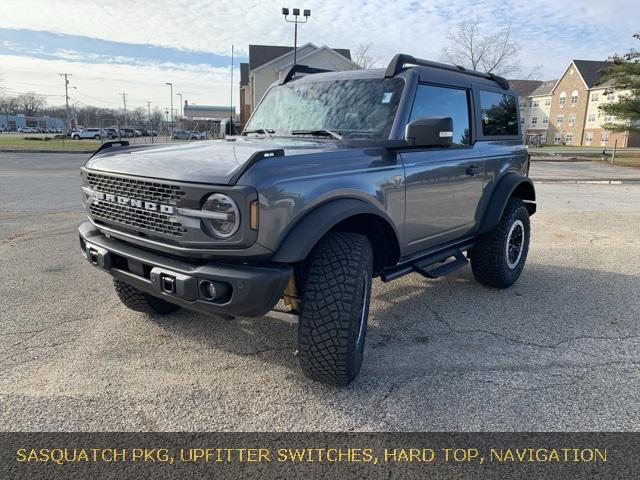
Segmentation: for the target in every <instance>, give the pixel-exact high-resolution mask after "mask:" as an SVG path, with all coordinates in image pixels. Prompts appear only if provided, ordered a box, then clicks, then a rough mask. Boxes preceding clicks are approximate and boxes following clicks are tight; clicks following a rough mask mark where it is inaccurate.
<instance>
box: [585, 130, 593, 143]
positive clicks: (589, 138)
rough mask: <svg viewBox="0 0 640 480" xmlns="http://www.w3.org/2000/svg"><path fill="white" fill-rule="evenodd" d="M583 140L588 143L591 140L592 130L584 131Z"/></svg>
mask: <svg viewBox="0 0 640 480" xmlns="http://www.w3.org/2000/svg"><path fill="white" fill-rule="evenodd" d="M584 141H585V142H588V143H591V142H593V132H584Z"/></svg>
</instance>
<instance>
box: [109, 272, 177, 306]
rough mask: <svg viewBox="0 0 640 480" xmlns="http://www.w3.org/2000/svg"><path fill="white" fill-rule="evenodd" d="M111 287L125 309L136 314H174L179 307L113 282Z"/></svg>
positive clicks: (134, 288)
mask: <svg viewBox="0 0 640 480" xmlns="http://www.w3.org/2000/svg"><path fill="white" fill-rule="evenodd" d="M113 286H114V287H115V289H116V294H117V295H118V298H119V299H120V301H121V302H122V303H123V304H124V306H125V307H127V308H130V309H131V310H135V311H136V312H142V313H146V314H148V315H158V314H159V315H167V314H169V313H172V312H175V311H176V310H178V309H179V308H180V306H178V305H175V304H173V303H169V302H167V301H165V300H162V299H161V298H157V297H154V296H153V295H149V294H148V293H145V292H143V291H142V290H138V289H137V288H136V287H132V286H131V285H129V284H127V283H124V282H121V281H120V280H115V279H114V280H113Z"/></svg>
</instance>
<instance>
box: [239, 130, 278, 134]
mask: <svg viewBox="0 0 640 480" xmlns="http://www.w3.org/2000/svg"><path fill="white" fill-rule="evenodd" d="M248 133H258V134H261V135H264V134H265V133H269V134H271V133H276V131H275V130H273V129H272V128H256V129H255V130H245V131H244V132H242V135H247V134H248Z"/></svg>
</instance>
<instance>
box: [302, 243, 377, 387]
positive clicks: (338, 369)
mask: <svg viewBox="0 0 640 480" xmlns="http://www.w3.org/2000/svg"><path fill="white" fill-rule="evenodd" d="M372 277H373V250H372V248H371V244H370V243H369V240H368V239H367V237H365V236H364V235H360V234H355V233H345V232H332V233H329V234H328V235H326V236H325V237H324V238H322V239H321V240H320V242H318V245H317V246H316V247H315V248H314V250H313V251H312V252H311V255H310V257H309V259H308V260H307V262H306V264H305V266H304V270H303V280H302V284H303V285H302V295H301V298H302V306H301V311H300V315H299V323H298V358H299V360H300V366H301V367H302V370H303V371H304V374H305V375H306V376H307V377H309V378H311V379H313V380H317V381H319V382H322V383H325V384H328V385H336V386H345V385H348V384H349V383H351V381H353V379H355V378H356V377H357V376H358V373H359V372H360V367H361V365H362V356H363V353H364V343H365V336H366V332H367V317H368V315H369V299H370V298H371V282H372Z"/></svg>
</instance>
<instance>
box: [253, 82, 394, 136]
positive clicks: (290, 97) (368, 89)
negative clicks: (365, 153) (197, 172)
mask: <svg viewBox="0 0 640 480" xmlns="http://www.w3.org/2000/svg"><path fill="white" fill-rule="evenodd" d="M403 87H404V80H402V79H400V78H374V79H362V80H353V79H351V80H330V81H324V82H322V81H318V82H304V83H295V82H292V83H289V84H285V85H280V86H277V87H274V88H272V89H271V90H269V91H268V92H267V94H266V96H265V97H264V99H263V100H262V103H260V106H259V107H258V109H257V110H256V112H255V113H254V114H253V117H252V118H251V120H250V121H249V123H248V124H247V126H246V127H245V131H246V132H252V131H254V132H256V131H257V132H258V133H273V134H274V135H291V134H292V133H291V132H295V133H297V134H300V133H303V134H304V133H305V132H309V134H310V135H314V134H317V132H318V131H319V130H329V131H331V132H335V133H336V134H339V135H340V136H342V137H345V138H376V139H379V138H388V136H389V132H390V131H391V126H392V124H393V119H394V117H395V114H396V110H397V109H398V103H399V101H400V95H401V94H402V88H403Z"/></svg>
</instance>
